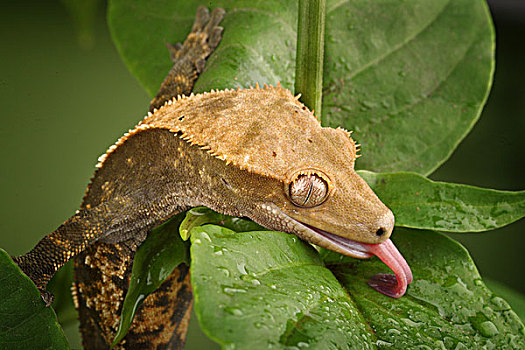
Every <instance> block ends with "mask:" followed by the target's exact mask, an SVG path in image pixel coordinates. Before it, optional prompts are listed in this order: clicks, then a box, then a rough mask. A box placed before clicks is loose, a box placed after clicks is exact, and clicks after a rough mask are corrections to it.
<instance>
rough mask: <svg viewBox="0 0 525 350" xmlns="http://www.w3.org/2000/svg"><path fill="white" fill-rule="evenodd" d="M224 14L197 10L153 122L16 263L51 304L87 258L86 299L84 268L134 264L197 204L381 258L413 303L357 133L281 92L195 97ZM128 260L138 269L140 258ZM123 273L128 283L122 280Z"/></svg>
mask: <svg viewBox="0 0 525 350" xmlns="http://www.w3.org/2000/svg"><path fill="white" fill-rule="evenodd" d="M223 15H224V11H222V10H215V11H214V12H213V13H212V15H211V17H210V15H209V14H208V11H207V9H205V8H202V7H201V8H199V9H198V11H197V19H196V21H195V24H194V25H193V28H192V32H191V33H190V35H189V36H188V39H186V41H185V43H184V45H180V44H178V45H175V46H171V45H169V46H168V47H169V49H170V52H171V56H172V60H173V61H174V62H175V64H174V67H173V68H172V70H171V71H170V73H169V74H168V76H167V78H166V79H165V81H164V82H163V84H162V86H161V89H160V91H159V93H158V94H157V96H156V97H155V98H154V100H153V101H152V103H151V106H150V112H149V113H148V115H147V116H146V117H145V118H144V120H142V121H141V122H140V123H139V124H138V125H137V126H136V127H135V128H134V129H133V130H131V131H130V132H129V133H127V134H125V135H124V136H123V137H122V138H121V139H119V140H118V141H117V143H116V144H115V145H113V146H111V147H110V148H109V150H108V151H107V153H106V154H104V155H103V156H102V157H101V158H100V159H99V163H98V164H97V171H96V172H95V175H94V177H93V179H92V181H91V183H90V185H89V187H88V190H87V192H86V196H85V197H84V200H83V203H82V205H81V208H80V209H79V210H78V211H77V213H75V215H73V216H72V217H71V218H69V219H68V220H66V221H65V222H64V223H63V224H62V225H61V226H60V227H58V228H57V230H55V231H54V232H52V233H50V234H49V235H47V236H46V237H44V238H43V239H42V240H41V241H40V242H39V243H38V244H37V245H36V246H35V247H34V248H33V249H32V250H31V251H30V252H28V253H27V254H25V255H23V256H20V257H17V258H15V261H16V263H17V264H18V265H19V266H20V268H21V269H22V271H23V272H24V273H25V274H27V275H28V276H29V277H30V278H31V280H33V282H35V284H36V286H37V287H38V288H39V290H40V291H41V293H42V297H43V299H44V301H46V303H47V304H48V305H49V304H50V302H51V300H52V296H51V295H50V293H49V292H47V291H46V290H45V288H46V285H47V283H48V281H49V279H50V278H51V277H52V276H53V275H54V273H55V272H56V271H57V270H58V269H59V268H60V267H61V266H63V265H64V264H65V263H66V262H67V261H68V260H70V259H72V258H74V257H76V256H78V255H81V256H82V257H83V259H82V261H80V262H79V261H78V260H77V262H76V264H77V267H76V269H77V271H76V277H77V279H79V280H80V282H76V286H75V293H76V294H81V296H80V297H81V298H82V293H86V292H85V290H87V289H88V286H87V285H86V281H89V278H92V276H91V277H90V276H89V273H88V274H87V275H86V273H84V272H83V270H82V268H83V267H82V264H84V265H86V266H91V265H92V264H93V262H92V261H93V260H96V259H97V254H99V253H100V252H101V251H104V250H106V251H107V250H108V249H110V250H111V249H113V251H112V252H110V253H111V254H114V255H119V254H120V255H122V256H126V254H124V253H122V250H123V249H124V250H126V249H129V250H130V251H134V250H135V249H136V247H137V246H138V245H139V244H140V243H141V242H142V241H143V240H144V239H145V236H146V235H147V232H148V231H149V230H151V229H152V228H154V227H155V226H158V225H159V224H161V223H162V222H164V221H166V220H167V219H168V218H170V217H172V216H173V215H175V214H177V213H180V212H182V211H184V210H186V209H188V208H191V207H195V206H206V207H209V208H211V209H213V210H215V211H217V212H220V213H224V214H228V215H232V216H245V217H248V218H250V219H252V220H253V221H255V222H257V223H259V224H261V225H263V226H265V227H267V228H269V229H271V230H276V231H283V232H288V233H291V234H295V235H297V236H298V237H300V238H301V239H303V240H305V241H307V242H310V243H313V244H316V245H318V246H320V247H324V248H327V249H330V250H333V251H336V252H339V253H341V254H344V255H348V256H352V257H356V258H368V257H371V256H373V255H376V256H378V257H379V258H380V259H381V260H382V261H383V262H385V263H386V264H387V265H388V266H389V267H390V268H391V269H392V270H393V271H394V273H395V277H394V276H392V275H386V274H378V275H376V276H374V277H372V278H371V280H370V281H369V284H370V285H371V286H372V287H374V288H375V289H376V290H378V291H379V292H381V293H383V294H386V295H389V296H391V297H394V298H398V297H401V296H402V295H403V294H404V293H405V291H406V288H407V285H408V284H409V283H411V281H412V274H411V271H410V268H409V266H408V264H407V263H406V261H405V260H404V258H403V257H402V256H401V254H400V253H399V252H398V250H397V249H396V247H395V246H394V245H393V243H392V241H391V240H390V239H389V237H390V235H391V233H392V230H393V228H394V216H393V214H392V212H391V211H390V210H389V209H388V208H387V207H386V206H385V205H384V204H383V203H382V202H381V201H380V200H379V198H378V197H377V196H376V195H375V194H374V192H373V191H372V190H371V189H370V187H369V186H368V185H367V184H366V182H365V181H364V180H363V179H361V177H359V175H357V173H356V172H355V170H354V164H355V160H356V158H357V148H356V144H355V142H354V141H353V139H352V138H351V135H350V133H349V132H347V131H346V130H344V129H341V128H337V129H333V128H328V127H322V126H321V125H320V123H319V121H318V120H317V119H316V117H315V116H314V114H313V113H312V112H311V111H310V110H309V109H308V108H307V107H306V106H304V105H303V104H302V103H301V102H300V101H299V98H298V97H296V96H294V95H293V94H292V93H291V92H290V91H289V90H287V89H285V88H283V87H281V86H280V85H277V86H276V87H272V86H266V85H265V86H264V87H263V88H261V87H259V86H258V85H257V86H256V87H255V88H250V89H233V90H228V89H226V90H222V91H213V90H212V91H210V92H205V93H202V94H195V95H194V94H189V92H190V91H191V88H192V86H193V83H194V81H195V79H196V78H197V76H198V73H200V72H201V71H202V70H203V69H204V64H205V59H206V57H208V56H209V55H210V54H211V52H213V50H214V49H215V47H216V46H217V45H218V43H219V42H220V38H221V33H222V28H221V27H219V26H218V24H219V22H220V21H221V20H222V17H223ZM100 247H102V248H100ZM108 247H109V248H108ZM113 247H117V248H118V249H117V251H115V248H113ZM97 249H98V250H97ZM110 253H107V254H106V257H107V256H109V255H111V254H110ZM100 254H101V253H100ZM128 256H129V254H128ZM121 260H122V259H121ZM121 260H119V259H116V261H115V264H114V265H118V264H119V263H120V261H121ZM124 260H125V261H126V263H127V264H128V265H129V260H132V255H131V258H128V259H127V260H126V259H124ZM95 265H96V264H95ZM121 272H122V271H121ZM83 274H84V275H83ZM116 275H117V276H118V277H119V278H121V279H122V280H123V281H124V277H123V272H122V273H121V274H120V275H119V273H116ZM121 275H122V276H121ZM186 275H187V271H186V272H180V275H179V277H178V278H180V279H181V280H182V279H184V278H186V277H187V276H186ZM82 280H83V281H84V282H82ZM123 283H125V282H123ZM186 283H187V281H186ZM98 287H100V286H98ZM99 289H100V288H99ZM97 293H98V291H97ZM190 293H191V292H190ZM190 297H191V294H190ZM77 299H78V296H77ZM85 299H86V300H84V304H85V305H84V307H87V308H90V307H91V305H89V304H90V303H89V298H85ZM77 304H78V300H77ZM117 308H118V306H117ZM98 311H100V310H98ZM110 313H111V312H110ZM81 314H82V313H81ZM105 317H109V316H108V315H106V316H105ZM81 321H82V320H81ZM86 327H88V326H86ZM99 327H100V328H103V327H101V326H100V325H99ZM103 331H104V330H103ZM106 333H108V332H106ZM85 336H86V334H84V337H85ZM106 338H108V336H106ZM106 340H107V339H106ZM85 341H86V340H85ZM106 343H107V342H106Z"/></svg>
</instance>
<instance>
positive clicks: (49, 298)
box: [38, 289, 55, 306]
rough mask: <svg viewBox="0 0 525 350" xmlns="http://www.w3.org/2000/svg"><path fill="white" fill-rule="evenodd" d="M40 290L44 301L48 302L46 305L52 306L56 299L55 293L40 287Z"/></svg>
mask: <svg viewBox="0 0 525 350" xmlns="http://www.w3.org/2000/svg"><path fill="white" fill-rule="evenodd" d="M38 291H39V292H40V296H41V297H42V300H43V301H44V303H46V306H51V304H52V303H53V300H55V296H54V295H53V293H51V292H48V291H47V290H43V289H39V290H38Z"/></svg>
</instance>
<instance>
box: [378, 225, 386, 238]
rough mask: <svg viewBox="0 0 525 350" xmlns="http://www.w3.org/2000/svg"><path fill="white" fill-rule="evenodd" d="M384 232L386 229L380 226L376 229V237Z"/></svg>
mask: <svg viewBox="0 0 525 350" xmlns="http://www.w3.org/2000/svg"><path fill="white" fill-rule="evenodd" d="M385 232H386V230H385V229H384V228H383V227H380V228H379V229H378V230H377V231H376V235H377V236H378V237H380V236H382V235H383V234H384V233H385Z"/></svg>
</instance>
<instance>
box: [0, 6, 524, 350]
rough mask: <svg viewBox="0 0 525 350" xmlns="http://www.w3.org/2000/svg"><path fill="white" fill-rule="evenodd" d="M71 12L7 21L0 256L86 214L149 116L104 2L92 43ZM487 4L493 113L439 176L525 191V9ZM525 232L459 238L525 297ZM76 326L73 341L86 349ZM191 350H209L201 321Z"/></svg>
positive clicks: (27, 12)
mask: <svg viewBox="0 0 525 350" xmlns="http://www.w3.org/2000/svg"><path fill="white" fill-rule="evenodd" d="M67 3H69V2H68V1H67V0H66V1H16V2H10V3H8V4H6V3H4V4H3V6H2V11H1V12H0V27H1V34H0V35H1V42H2V54H1V64H0V106H1V111H2V112H1V113H2V127H1V128H0V152H1V153H0V159H1V160H2V163H1V164H2V165H1V172H0V184H1V193H2V201H1V202H0V212H1V213H2V220H1V221H0V247H1V248H3V249H5V250H6V251H7V252H8V253H10V254H12V255H18V254H22V253H24V252H26V251H28V250H29V249H31V248H32V247H33V246H34V244H35V243H36V242H37V241H38V240H39V239H40V238H41V237H43V236H44V235H45V234H47V233H49V232H51V231H53V230H54V229H55V228H56V227H57V226H59V225H60V224H61V223H62V221H63V220H65V219H67V218H68V217H69V216H70V215H71V214H72V213H73V212H74V211H75V210H76V209H77V208H78V206H79V204H80V201H81V199H82V196H83V193H84V190H85V188H86V185H87V183H88V182H89V179H90V178H91V176H92V173H93V171H94V165H95V164H96V162H97V158H98V156H99V155H100V154H102V153H104V152H105V150H106V149H107V147H108V146H109V145H111V144H113V143H114V142H115V140H116V139H117V138H119V137H120V136H121V135H122V134H123V133H124V132H126V131H127V130H128V129H130V128H132V127H133V126H134V125H135V124H136V123H137V121H139V120H140V119H141V118H142V117H143V116H144V114H145V113H146V111H147V107H148V102H149V97H148V96H147V94H146V92H145V91H144V90H143V89H142V87H141V86H140V85H139V84H138V82H137V81H136V80H135V78H134V77H133V76H132V75H131V74H130V73H129V72H128V70H127V69H126V67H125V66H124V64H123V63H122V61H121V59H120V57H119V55H118V53H117V51H116V49H115V48H114V46H113V44H112V42H111V39H110V36H109V32H108V29H107V25H106V23H105V4H104V2H101V3H99V6H98V7H97V6H93V7H92V11H93V13H94V16H93V19H92V20H93V26H92V29H93V32H92V33H91V35H90V33H89V31H83V32H82V33H81V34H82V35H80V36H79V35H78V31H79V27H80V28H82V26H85V27H84V28H89V21H90V19H89V17H85V18H83V19H82V18H81V19H80V22H79V21H78V20H75V18H74V16H72V15H71V12H70V11H68V9H67V6H65V4H67ZM92 3H93V4H96V3H97V1H95V2H92ZM520 3H521V4H520ZM490 4H491V10H492V12H493V16H494V21H495V25H496V31H497V40H496V41H497V48H496V58H497V61H496V62H497V63H496V74H495V80H494V86H493V89H492V92H491V94H490V97H489V100H488V104H487V106H486V107H485V110H484V112H483V114H482V115H481V119H480V121H479V122H478V124H477V125H476V126H475V127H474V129H473V131H472V132H471V134H470V135H469V136H468V137H467V138H466V139H465V141H463V142H462V144H461V145H460V146H459V148H458V149H457V151H456V152H455V153H454V155H453V156H452V157H451V158H450V159H449V160H448V161H447V162H446V163H445V164H444V165H443V166H442V167H441V168H439V169H438V170H437V171H436V172H435V173H434V174H432V175H431V178H432V179H434V180H442V181H449V182H458V183H466V184H472V185H476V186H482V187H489V188H496V189H505V190H518V189H524V188H525V176H524V171H525V162H524V161H525V156H524V151H525V84H524V83H523V82H524V81H525V64H524V63H525V45H523V38H525V6H523V4H522V2H520V1H504V0H495V1H493V2H491V3H490ZM79 23H84V24H83V25H81V26H79ZM166 54H167V52H166ZM415 132H417V131H415ZM365 154H366V153H365ZM524 231H525V220H521V221H520V222H517V223H514V224H512V225H510V226H508V227H505V228H503V229H499V230H495V231H491V232H487V233H482V234H454V235H451V236H452V237H453V238H455V239H457V240H459V241H460V242H462V243H463V244H464V245H465V246H466V247H467V249H468V250H469V251H470V253H471V255H472V256H473V258H474V261H475V262H476V264H477V266H478V268H479V270H480V272H481V274H482V275H483V276H484V277H487V278H490V279H492V280H495V281H497V282H501V283H503V284H504V285H507V286H510V287H512V288H514V289H515V290H517V291H519V292H521V293H525V278H524V276H525V273H524V272H523V269H524V268H525V264H524V262H525V257H524V256H525V254H524V253H523V249H524V247H525V244H524V243H525V235H524ZM75 328H76V325H75V324H72V325H71V326H70V327H67V328H66V331H67V333H68V336H69V337H70V339H71V343H72V347H73V348H78V347H79V341H78V339H74V338H75V337H76V335H75ZM187 348H188V349H202V348H207V349H209V348H211V343H210V341H209V340H207V339H205V337H204V336H203V335H202V333H200V332H199V331H198V329H197V326H196V324H195V322H193V323H192V330H191V332H190V336H189V341H188V346H187Z"/></svg>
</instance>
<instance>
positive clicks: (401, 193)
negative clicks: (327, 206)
mask: <svg viewBox="0 0 525 350" xmlns="http://www.w3.org/2000/svg"><path fill="white" fill-rule="evenodd" d="M359 175H360V176H361V177H362V178H363V179H365V181H366V182H367V183H368V184H369V185H370V187H372V189H373V190H374V192H375V193H376V194H377V196H378V197H379V198H380V199H381V201H383V202H384V203H385V204H386V205H387V206H388V207H389V208H390V209H391V210H392V212H393V213H394V215H395V217H396V226H403V227H411V228H418V229H433V230H439V231H447V232H481V231H487V230H492V229H495V228H498V227H502V226H505V225H508V224H510V223H512V222H514V221H517V220H519V219H521V218H523V217H524V216H525V191H497V190H492V189H486V188H480V187H474V186H469V185H462V184H452V183H446V182H434V181H431V180H429V179H427V178H425V177H423V176H421V175H418V174H414V173H402V172H399V173H373V172H369V171H364V170H363V171H359Z"/></svg>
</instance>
